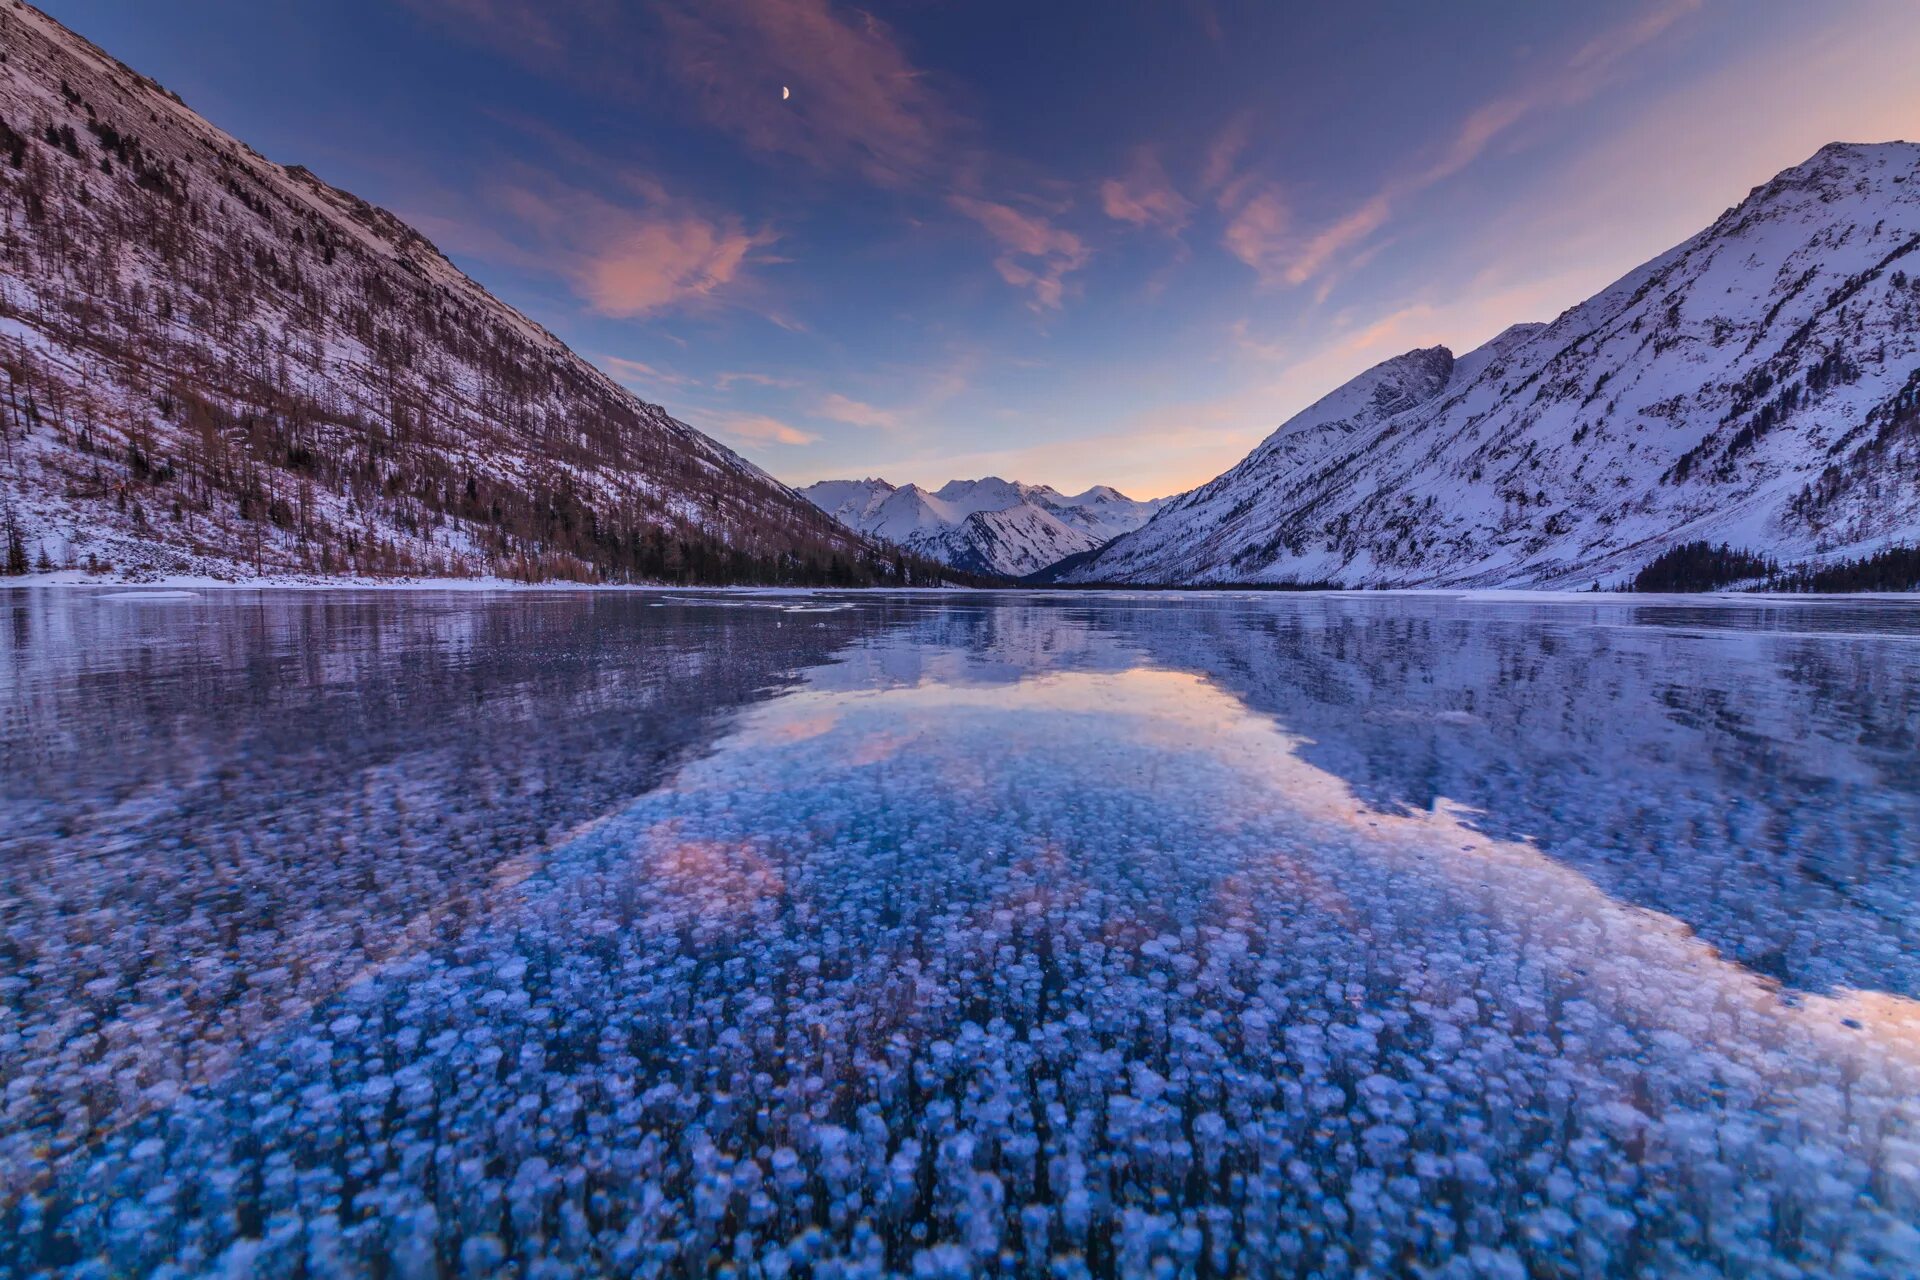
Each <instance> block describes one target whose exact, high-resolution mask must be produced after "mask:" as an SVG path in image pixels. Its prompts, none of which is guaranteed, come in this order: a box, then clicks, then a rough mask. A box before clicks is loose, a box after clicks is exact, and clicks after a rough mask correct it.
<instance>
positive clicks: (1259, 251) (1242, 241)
mask: <svg viewBox="0 0 1920 1280" xmlns="http://www.w3.org/2000/svg"><path fill="white" fill-rule="evenodd" d="M1292 223H1293V219H1292V217H1291V215H1290V214H1289V213H1288V210H1287V204H1286V200H1285V199H1284V198H1283V197H1282V196H1281V194H1280V191H1279V189H1278V188H1277V187H1272V186H1266V187H1262V188H1261V189H1260V190H1258V191H1257V192H1255V193H1254V194H1253V195H1252V196H1251V197H1248V198H1247V199H1246V200H1244V201H1243V202H1242V203H1241V204H1240V207H1239V208H1238V209H1236V210H1235V211H1234V213H1233V216H1232V217H1231V218H1230V219H1228V221H1227V229H1226V230H1225V232H1223V233H1222V234H1221V237H1220V238H1221V243H1223V244H1224V245H1226V247H1227V251H1228V252H1229V253H1231V254H1232V255H1233V256H1234V257H1236V258H1238V259H1240V261H1242V262H1244V263H1246V264H1247V265H1248V266H1250V267H1252V268H1253V269H1254V270H1255V271H1257V272H1259V273H1260V277H1261V279H1263V280H1264V279H1267V278H1269V277H1271V276H1276V275H1278V274H1279V273H1280V272H1281V271H1282V270H1283V269H1284V265H1285V259H1286V258H1287V256H1288V253H1289V246H1290V245H1291V244H1292V240H1291V238H1290V232H1291V228H1292Z"/></svg>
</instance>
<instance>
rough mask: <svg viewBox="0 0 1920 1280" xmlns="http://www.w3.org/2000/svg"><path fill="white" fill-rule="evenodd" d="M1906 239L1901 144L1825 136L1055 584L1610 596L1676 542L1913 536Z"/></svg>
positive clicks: (1414, 357) (1910, 195) (1918, 171)
mask: <svg viewBox="0 0 1920 1280" xmlns="http://www.w3.org/2000/svg"><path fill="white" fill-rule="evenodd" d="M1916 249H1920V147H1917V146H1916V145H1915V144H1913V143H1907V142H1894V143H1877V144H1849V143H1834V144H1829V145H1828V146H1826V147H1823V148H1821V149H1820V151H1818V152H1817V153H1815V155H1814V156H1812V157H1810V158H1809V159H1808V160H1807V161H1805V162H1803V163H1802V164H1799V165H1795V166H1792V167H1791V168H1789V169H1786V170H1783V171H1782V172H1781V173H1780V174H1778V175H1776V176H1775V177H1774V178H1773V179H1771V180H1769V181H1768V182H1766V183H1762V184H1760V185H1759V186H1757V187H1755V188H1754V189H1753V190H1752V191H1751V192H1750V193H1749V194H1748V196H1747V197H1746V198H1745V199H1744V200H1742V201H1741V202H1740V203H1739V204H1737V205H1735V206H1733V207H1732V208H1730V209H1728V210H1727V211H1726V212H1725V213H1723V214H1722V215H1721V216H1720V217H1719V218H1717V219H1715V221H1714V222H1713V223H1712V224H1711V225H1709V226H1708V227H1707V228H1705V229H1704V230H1702V231H1701V232H1699V233H1698V234H1696V235H1695V236H1693V237H1690V238H1689V239H1688V240H1686V241H1683V242H1682V243H1680V244H1678V245H1676V246H1674V247H1673V248H1672V249H1670V250H1668V251H1667V252H1665V253H1663V254H1660V255H1658V256H1656V257H1655V258H1653V259H1651V260H1650V261H1648V262H1646V263H1643V264H1642V265H1640V266H1639V267H1636V268H1634V269H1633V270H1632V271H1629V272H1627V273H1626V274H1625V275H1623V276H1622V277H1621V278H1620V279H1618V280H1616V281H1615V282H1614V283H1613V284H1611V285H1609V286H1607V288H1605V289H1603V290H1601V291H1600V292H1599V293H1597V294H1595V295H1594V296H1593V297H1591V298H1589V299H1587V300H1586V301H1584V302H1581V303H1578V304H1576V305H1575V306H1573V307H1570V308H1568V309H1567V310H1566V311H1564V312H1562V313H1561V315H1560V316H1558V317H1556V318H1555V319H1554V320H1553V321H1552V322H1550V323H1548V324H1544V325H1517V326H1513V327H1511V328H1509V329H1507V330H1506V331H1503V332H1502V333H1501V334H1500V335H1498V336H1497V337H1495V338H1494V339H1493V340H1491V341H1490V342H1488V343H1485V344H1483V345H1482V346H1481V347H1480V348H1478V349H1476V350H1475V351H1472V352H1469V353H1467V354H1465V355H1462V356H1460V357H1458V359H1456V360H1453V361H1452V367H1451V368H1450V369H1449V370H1448V371H1447V374H1446V377H1445V379H1444V381H1443V382H1442V383H1441V385H1439V386H1438V387H1437V388H1430V389H1428V390H1427V393H1426V394H1424V395H1419V396H1417V397H1416V401H1415V402H1414V403H1411V404H1404V405H1402V404H1398V403H1397V402H1395V401H1394V400H1393V399H1392V397H1391V396H1389V397H1387V398H1386V399H1382V400H1373V399H1371V398H1369V396H1368V395H1367V394H1364V393H1366V392H1367V391H1368V388H1369V386H1370V385H1371V384H1373V383H1378V382H1380V381H1381V380H1383V379H1385V380H1388V381H1391V382H1393V384H1394V389H1395V390H1399V391H1409V392H1413V391H1418V390H1420V387H1410V386H1405V385H1402V384H1403V383H1405V382H1406V381H1407V379H1408V377H1409V370H1410V369H1412V368H1414V367H1416V366H1422V365H1423V363H1424V364H1426V365H1429V366H1437V363H1438V360H1437V357H1435V356H1434V355H1433V353H1434V352H1437V351H1440V350H1443V349H1429V351H1427V352H1409V353H1406V354H1405V355H1402V356H1397V357H1394V358H1393V359H1391V360H1388V361H1384V362H1382V363H1381V364H1380V365H1376V366H1375V367H1374V368H1372V369H1369V370H1366V371H1365V372H1363V373H1362V374H1360V375H1359V376H1358V377H1356V378H1355V379H1354V380H1353V381H1351V382H1349V383H1347V384H1345V385H1344V386H1342V387H1340V388H1337V389H1336V390H1335V391H1334V392H1332V393H1330V394H1329V395H1328V396H1326V397H1323V398H1322V399H1321V400H1320V401H1317V402H1315V404H1313V405H1310V406H1309V407H1308V408H1307V409H1304V410H1302V411H1301V412H1300V413H1299V414H1296V415H1295V416H1294V417H1293V418H1290V419H1288V421H1287V422H1285V423H1283V424H1281V426H1280V427H1279V428H1277V429H1276V430H1275V431H1274V432H1273V433H1272V434H1270V435H1269V436H1268V437H1267V438H1266V440H1264V441H1262V442H1261V444H1260V445H1259V446H1257V447H1256V448H1255V449H1254V450H1253V451H1252V452H1251V453H1250V454H1249V455H1248V456H1247V458H1245V459H1243V460H1242V461H1241V462H1240V463H1238V464H1236V465H1235V467H1233V468H1230V469H1229V470H1228V471H1227V472H1225V473H1223V474H1222V475H1221V476H1219V477H1217V478H1216V479H1215V480H1213V481H1210V482H1209V483H1208V484H1205V485H1202V486H1200V487H1199V488H1198V489H1196V490H1194V491H1193V492H1192V493H1191V494H1189V495H1188V496H1187V498H1186V499H1184V500H1183V501H1180V502H1175V503H1170V504H1169V505H1168V506H1167V507H1166V508H1165V509H1164V510H1163V511H1161V512H1160V513H1158V514H1157V515H1156V516H1155V517H1154V518H1153V519H1152V520H1150V521H1149V522H1148V523H1147V524H1146V525H1144V526H1143V527H1142V528H1140V529H1138V530H1136V531H1134V532H1133V533H1130V534H1127V535H1124V536H1122V537H1120V538H1118V539H1116V540H1115V541H1114V542H1113V543H1111V544H1109V545H1108V546H1107V547H1106V548H1104V549H1102V550H1101V551H1100V552H1099V553H1098V554H1096V555H1094V556H1092V557H1090V558H1088V559H1087V560H1086V561H1084V562H1082V563H1080V564H1078V565H1076V566H1074V567H1073V568H1072V569H1071V571H1070V572H1069V573H1067V574H1066V575H1065V580H1067V581H1078V582H1095V581H1121V582H1167V583H1176V584H1177V583H1195V584H1198V583H1206V582H1220V583H1224V582H1232V581H1248V582H1270V583H1279V582H1286V581H1324V580H1334V581H1340V582H1343V583H1346V584H1348V585H1356V586H1468V587H1471V586H1529V587H1568V586H1578V587H1585V586H1588V585H1592V584H1599V585H1606V586H1618V585H1625V584H1626V583H1627V582H1629V581H1630V580H1631V578H1632V577H1633V574H1634V572H1635V571H1636V570H1637V569H1638V568H1639V567H1641V566H1643V565H1644V564H1646V563H1647V562H1649V561H1651V560H1652V559H1653V558H1655V557H1656V556H1658V555H1660V554H1662V553H1663V552H1665V551H1667V550H1670V549H1671V548H1673V547H1674V546H1677V545H1680V544H1683V543H1686V542H1689V541H1694V540H1711V541H1727V542H1731V543H1734V544H1736V545H1742V546H1750V547H1752V548H1753V549H1755V550H1756V551H1758V552H1761V553H1764V554H1767V555H1771V556H1775V557H1777V558H1779V559H1781V560H1782V561H1820V560H1831V559H1835V558H1839V557H1842V556H1847V555H1851V554H1858V553H1860V552H1862V551H1871V550H1877V549H1880V548H1884V547H1887V546H1890V545H1894V544H1897V543H1900V542H1902V541H1905V540H1910V539H1913V538H1914V537H1915V536H1916V535H1920V486H1915V485H1914V484H1913V483H1912V482H1911V480H1901V479H1900V477H1906V476H1910V475H1911V474H1912V473H1913V471H1914V468H1915V466H1916V464H1917V463H1920V431H1916V427H1915V417H1916V410H1915V400H1916V399H1917V398H1920V350H1917V349H1916V338H1915V328H1916V326H1915V324H1914V320H1915V317H1916V315H1917V314H1920V285H1916V283H1915V281H1914V278H1913V277H1912V276H1910V275H1909V274H1908V271H1907V270H1903V269H1902V268H1903V266H1907V264H1911V263H1913V262H1915V261H1920V259H1916V258H1914V257H1912V256H1911V255H1913V254H1914V252H1915V250H1916ZM1909 269H1910V268H1909ZM1427 381H1428V382H1431V381H1432V379H1431V378H1429V379H1428V380H1427ZM1421 385H1422V386H1425V385H1426V384H1425V383H1422V384H1421ZM1321 443H1324V445H1325V446H1326V447H1324V448H1321V447H1319V444H1321ZM1888 477H1892V479H1891V480H1888Z"/></svg>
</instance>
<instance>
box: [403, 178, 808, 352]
mask: <svg viewBox="0 0 1920 1280" xmlns="http://www.w3.org/2000/svg"><path fill="white" fill-rule="evenodd" d="M618 188H621V189H624V191H625V192H626V193H627V198H625V199H613V198H609V197H608V196H605V195H602V194H600V193H599V192H596V191H589V190H586V189H584V188H581V187H576V186H572V185H570V184H568V183H566V182H564V181H563V180H561V179H559V178H556V177H554V176H553V175H551V174H548V173H544V172H540V171H537V170H533V169H530V168H525V167H520V168H517V169H514V170H510V171H509V172H508V173H507V175H506V176H505V177H504V178H503V179H502V180H501V181H499V182H497V183H495V184H494V185H493V186H491V187H489V188H487V189H485V190H484V191H483V192H482V193H481V197H480V203H481V205H482V207H483V208H486V209H490V210H491V211H493V212H494V213H495V214H496V215H497V217H496V218H494V219H493V221H494V222H495V223H496V225H495V226H492V227H487V226H482V225H478V220H477V219H475V218H474V217H473V216H472V215H471V212H470V211H467V212H464V213H463V214H462V215H461V216H457V217H450V216H447V215H444V214H443V215H440V216H438V217H434V218H432V219H430V221H431V223H432V225H433V226H434V227H435V229H436V231H437V232H438V233H439V234H442V235H446V236H448V238H449V241H450V243H452V244H453V245H454V246H455V247H461V248H466V249H468V250H469V251H471V252H475V253H478V254H480V255H481V256H484V257H489V258H493V259H495V260H498V261H503V262H508V263H510V264H512V265H514V266H517V267H519V268H521V269H524V270H533V271H541V272H547V273H551V274H557V275H559V276H561V277H562V278H563V279H565V280H566V281H567V283H568V284H569V286H570V287H571V288H572V289H573V292H574V293H575V294H576V295H577V296H578V297H579V298H580V299H581V300H582V301H583V302H585V303H586V304H587V305H588V306H589V307H591V308H592V309H593V310H594V311H597V312H599V313H600V314H602V315H606V316H613V317H618V318H627V317H633V316H642V315H652V314H656V313H659V312H662V311H668V310H672V309H675V308H682V307H689V306H702V305H709V304H712V303H714V302H716V301H720V300H721V295H723V294H725V295H728V297H729V298H732V299H733V300H738V295H739V294H740V293H741V292H742V289H743V287H744V286H745V285H746V284H747V283H748V280H747V277H748V273H749V272H750V270H751V268H752V267H753V266H754V264H755V263H756V262H758V261H761V260H763V259H764V255H759V253H758V251H759V250H761V249H763V248H764V247H765V246H767V245H770V244H772V243H773V242H774V241H775V240H777V239H778V238H779V237H778V235H777V233H775V232H773V231H772V230H769V229H766V228H760V229H756V230H749V229H747V228H746V227H745V226H744V225H743V224H742V223H741V221H740V219H739V218H737V217H735V216H733V215H731V214H727V213H718V212H712V211H709V210H707V209H705V208H702V207H700V206H698V205H696V204H694V203H693V202H690V201H686V200H682V199H679V198H676V197H675V196H673V195H672V194H671V193H669V192H668V191H667V190H666V189H665V188H664V187H663V186H661V185H660V183H659V182H657V181H656V180H654V179H652V178H650V177H648V176H646V175H638V174H632V175H627V176H626V177H624V178H623V179H621V180H620V181H619V183H618Z"/></svg>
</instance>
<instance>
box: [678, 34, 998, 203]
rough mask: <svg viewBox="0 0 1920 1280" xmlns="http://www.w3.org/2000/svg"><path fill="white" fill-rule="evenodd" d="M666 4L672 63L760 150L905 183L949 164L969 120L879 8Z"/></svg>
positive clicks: (704, 103)
mask: <svg viewBox="0 0 1920 1280" xmlns="http://www.w3.org/2000/svg"><path fill="white" fill-rule="evenodd" d="M655 12H656V15H657V18H658V20H659V23H660V26H661V30H662V31H663V33H664V34H665V36H666V40H667V44H668V48H667V49H666V50H664V51H663V52H662V53H661V54H660V55H659V56H660V58H661V61H662V62H663V64H664V65H665V67H666V68H667V71H668V74H669V75H671V76H672V77H674V78H675V79H676V80H677V81H678V82H679V84H680V86H681V89H682V91H683V92H684V93H686V94H687V95H688V96H689V98H690V100H691V101H692V102H693V103H694V104H695V105H696V107H697V108H698V109H699V111H700V112H701V114H702V115H704V116H705V117H706V119H707V120H708V121H709V122H710V123H711V124H713V125H715V126H716V127H718V128H720V129H723V130H725V131H726V132H728V133H731V134H733V135H734V136H735V137H737V138H739V139H740V140H741V141H742V142H744V143H745V144H746V145H748V146H749V147H752V148H754V149H756V150H760V151H768V152H781V153H785V154H788V155H791V156H795V157H797V158H798V159H800V160H802V161H805V162H806V163H808V164H810V165H813V166H815V167H817V168H820V169H825V170H833V171H843V172H844V171H851V172H858V173H861V174H863V175H865V176H866V177H867V178H868V179H869V180H871V181H873V182H875V183H878V184H879V185H881V186H888V187H897V186H903V185H906V184H907V183H910V182H913V181H915V180H918V179H922V178H924V177H925V176H926V175H928V174H929V173H931V172H934V171H936V170H938V169H940V168H943V167H944V164H943V157H944V156H945V155H946V154H947V153H949V152H950V151H951V150H952V148H953V146H954V144H955V140H956V135H957V134H959V133H961V132H963V131H964V130H965V124H964V122H963V121H962V120H961V118H960V117H959V116H958V115H956V114H955V113H954V112H953V111H952V110H951V109H950V108H949V107H948V106H947V105H946V104H945V102H944V101H943V100H942V99H941V97H940V96H939V95H938V94H937V93H936V92H935V91H934V89H933V88H932V87H931V85H930V83H929V81H928V79H927V77H926V75H925V73H924V72H922V71H921V70H920V69H919V68H917V67H916V66H914V64H913V62H912V60H911V59H910V58H909V57H908V56H907V53H906V51H905V49H904V48H903V47H902V46H901V44H900V42H899V41H898V39H896V38H895V36H894V34H893V31H892V30H891V29H890V28H889V27H888V26H887V25H886V24H885V23H883V22H881V21H880V20H879V19H878V18H876V17H874V16H873V15H872V14H870V13H864V12H861V11H859V10H857V9H845V10H843V9H840V8H837V7H835V6H834V5H832V4H830V3H828V0H665V2H664V3H661V4H659V5H658V6H657V7H656V9H655ZM782 86H790V87H791V88H792V91H793V96H792V98H791V99H790V100H788V101H785V102H782V101H781V100H780V98H779V91H780V88H781V87H782Z"/></svg>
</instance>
